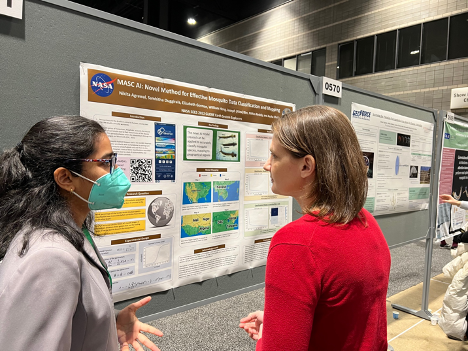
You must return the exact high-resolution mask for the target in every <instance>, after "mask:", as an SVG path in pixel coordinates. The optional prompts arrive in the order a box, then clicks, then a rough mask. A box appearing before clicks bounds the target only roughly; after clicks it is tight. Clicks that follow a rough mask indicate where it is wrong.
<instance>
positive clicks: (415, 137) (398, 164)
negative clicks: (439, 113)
mask: <svg viewBox="0 0 468 351" xmlns="http://www.w3.org/2000/svg"><path fill="white" fill-rule="evenodd" d="M351 123H352V124H353V126H354V129H355V131H356V134H357V137H358V140H359V144H360V145H361V149H362V152H363V155H364V160H365V161H366V165H367V167H368V171H367V178H368V182H369V189H368V193H367V200H366V204H365V208H366V209H367V210H368V211H369V212H371V213H372V214H373V215H374V216H376V215H383V214H388V213H397V212H408V211H417V210H425V209H427V208H428V207H429V196H430V174H431V160H432V139H433V128H434V125H433V124H432V123H428V122H424V121H420V120H416V119H413V118H408V117H405V116H401V115H398V114H396V113H392V112H388V111H384V110H379V109H376V108H373V107H369V106H364V105H360V104H356V103H353V104H352V111H351Z"/></svg>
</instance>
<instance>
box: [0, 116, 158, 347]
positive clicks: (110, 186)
mask: <svg viewBox="0 0 468 351" xmlns="http://www.w3.org/2000/svg"><path fill="white" fill-rule="evenodd" d="M116 160H117V155H116V154H115V153H114V152H113V150H112V146H111V143H110V141H109V138H108V137H107V135H106V134H105V132H104V129H103V128H102V127H101V125H99V124H98V123H97V122H95V121H92V120H89V119H86V118H83V117H79V116H69V117H53V118H49V119H45V120H43V121H40V122H38V123H36V124H35V125H34V126H33V127H32V128H31V129H30V130H29V131H28V133H27V134H26V135H25V136H24V138H23V140H22V141H21V142H20V143H19V144H18V145H17V146H16V147H14V148H13V149H11V150H7V151H5V152H4V153H3V154H2V155H1V156H0V261H1V263H0V311H1V312H0V345H1V348H2V349H5V350H9V351H14V350H18V351H20V350H21V351H23V350H38V349H49V350H73V351H74V350H83V351H89V350H96V351H97V350H99V351H101V350H106V351H107V350H108V351H116V350H119V344H120V346H121V350H129V344H131V345H132V346H133V347H134V348H135V349H136V350H137V351H140V350H141V351H142V350H143V348H142V346H141V345H140V343H141V344H143V345H145V346H147V347H149V348H150V349H151V350H159V349H158V348H157V347H156V346H155V345H154V344H153V343H152V342H151V341H150V340H149V339H148V338H147V337H146V336H145V335H144V334H142V332H148V333H152V334H155V335H158V336H162V333H161V332H160V331H159V330H157V329H156V328H153V327H151V326H149V325H146V324H144V323H141V322H140V321H138V319H137V318H136V316H135V312H136V310H137V309H138V308H140V307H141V306H143V305H145V304H146V303H148V302H149V300H150V298H149V297H147V298H145V299H143V300H140V301H139V302H136V303H134V304H131V305H129V306H128V307H126V308H125V309H123V310H122V311H114V307H113V302H112V296H111V293H112V279H111V276H110V274H109V272H108V271H107V266H106V264H105V262H104V260H103V259H102V257H101V255H100V254H99V251H98V250H97V248H96V246H95V244H94V241H93V239H92V237H91V235H90V229H91V225H92V212H91V210H102V209H110V208H121V207H122V205H123V202H124V196H125V194H126V192H127V191H128V189H129V188H130V182H129V181H128V179H127V177H126V176H125V174H124V173H123V172H122V170H121V169H120V168H118V167H116Z"/></svg>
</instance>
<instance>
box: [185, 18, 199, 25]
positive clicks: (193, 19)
mask: <svg viewBox="0 0 468 351" xmlns="http://www.w3.org/2000/svg"><path fill="white" fill-rule="evenodd" d="M187 23H188V24H190V25H191V26H193V25H195V24H197V21H195V18H192V17H190V18H189V19H188V20H187Z"/></svg>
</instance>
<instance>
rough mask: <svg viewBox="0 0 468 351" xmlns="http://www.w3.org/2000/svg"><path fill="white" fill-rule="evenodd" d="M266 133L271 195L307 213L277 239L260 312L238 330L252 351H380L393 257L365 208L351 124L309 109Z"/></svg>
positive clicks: (334, 113)
mask: <svg viewBox="0 0 468 351" xmlns="http://www.w3.org/2000/svg"><path fill="white" fill-rule="evenodd" d="M273 133H274V134H273V141H272V143H271V147H270V151H271V155H270V158H269V159H268V161H267V162H266V164H265V166H264V168H265V170H267V171H269V172H270V174H271V180H272V190H273V192H275V193H276V194H280V195H288V196H292V197H293V198H294V199H295V200H296V201H297V202H298V203H299V205H300V206H301V208H302V211H303V214H304V215H303V216H302V217H301V218H299V219H298V220H296V221H294V222H292V223H289V224H288V225H286V226H284V227H283V228H282V229H280V230H279V231H278V232H277V233H276V234H275V235H274V237H273V239H272V241H271V244H270V249H269V253H268V259H267V265H266V275H265V310H264V311H257V312H253V313H251V314H249V316H247V317H246V318H243V319H242V320H241V323H240V327H241V328H243V329H244V330H245V331H246V332H247V333H248V334H249V335H250V337H251V338H253V339H254V340H258V342H257V347H256V350H267V351H272V350H278V351H279V350H281V351H284V350H288V351H296V350H297V351H302V350H304V351H305V350H320V351H323V350H333V351H336V350H346V351H350V350H361V351H364V350H369V351H370V350H372V351H384V350H386V349H387V314H386V294H387V287H388V278H389V273H390V251H389V249H388V245H387V243H386V241H385V238H384V236H383V234H382V231H381V230H380V228H379V226H378V224H377V222H376V220H375V219H374V218H373V217H372V215H371V214H369V212H367V211H366V210H365V209H363V206H364V202H365V200H366V194H367V175H366V165H365V163H364V159H363V156H362V152H361V149H360V146H359V143H358V140H357V137H356V134H355V133H354V129H353V127H352V125H351V123H350V122H349V120H348V118H347V117H346V116H345V115H344V114H343V113H341V112H340V111H338V110H336V109H334V108H331V107H326V106H311V107H306V108H303V109H300V110H298V111H296V112H293V113H289V114H287V115H285V116H283V117H282V118H280V119H278V120H275V122H274V123H273Z"/></svg>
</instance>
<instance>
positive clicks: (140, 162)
mask: <svg viewBox="0 0 468 351" xmlns="http://www.w3.org/2000/svg"><path fill="white" fill-rule="evenodd" d="M152 180H153V160H152V159H150V158H143V159H130V181H131V182H132V183H147V182H151V181H152Z"/></svg>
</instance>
